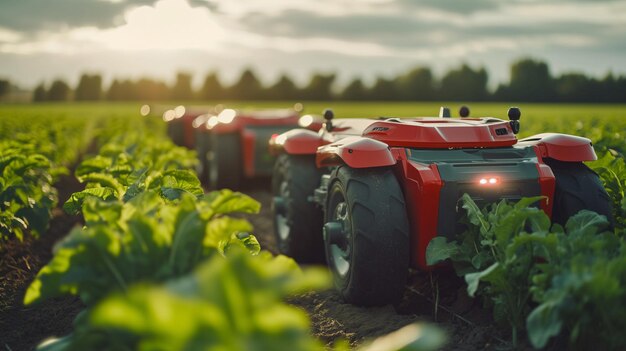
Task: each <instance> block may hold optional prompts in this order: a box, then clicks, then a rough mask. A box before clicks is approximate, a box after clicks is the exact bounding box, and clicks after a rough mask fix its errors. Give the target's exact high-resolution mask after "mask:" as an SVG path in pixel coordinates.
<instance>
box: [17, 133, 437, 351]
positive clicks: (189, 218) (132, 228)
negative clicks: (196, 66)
mask: <svg viewBox="0 0 626 351" xmlns="http://www.w3.org/2000/svg"><path fill="white" fill-rule="evenodd" d="M195 162H196V158H195V155H194V154H193V153H192V152H189V151H186V150H184V149H182V148H178V147H175V146H173V144H171V143H170V142H169V141H167V140H165V139H164V138H161V137H156V136H148V135H146V134H141V133H138V132H137V131H128V129H127V130H126V131H125V132H124V133H118V134H113V135H111V136H110V138H109V139H108V142H106V143H105V144H103V145H102V147H101V148H100V151H99V154H98V155H96V156H95V157H92V158H89V159H86V160H85V161H83V162H82V163H81V164H80V165H79V166H78V167H77V169H76V172H75V174H76V176H77V178H78V179H79V180H80V181H81V182H83V183H85V185H86V187H85V190H83V191H81V192H77V193H75V194H73V195H72V196H71V198H70V199H69V200H68V201H67V202H66V203H65V205H64V208H65V210H66V211H68V212H70V213H80V214H82V215H83V217H84V219H85V226H84V227H83V228H77V229H74V230H73V231H72V232H71V233H70V234H69V235H68V236H67V237H66V238H65V239H64V240H63V241H62V242H61V243H59V244H58V245H57V247H56V249H55V255H54V257H53V259H52V260H51V261H50V263H49V264H48V265H47V266H45V267H44V268H43V269H42V270H41V271H40V273H39V274H38V275H37V278H36V279H35V281H34V282H33V283H32V285H31V286H30V287H29V289H28V291H27V293H26V296H25V303H26V304H32V303H37V302H39V301H42V300H45V299H49V298H51V297H55V296H59V295H66V294H72V295H77V296H79V297H80V298H81V300H82V301H83V302H84V303H85V305H86V306H87V308H86V310H85V311H84V312H83V313H81V314H80V315H79V316H78V318H77V319H76V321H75V330H74V332H73V333H72V334H71V335H69V336H66V337H64V338H60V339H56V340H51V341H48V342H46V343H44V344H42V345H40V349H42V350H85V349H137V350H146V349H150V350H199V349H202V350H204V349H225V350H226V349H227V350H249V349H258V350H321V349H323V346H322V345H321V344H320V342H319V341H317V340H315V339H314V338H313V337H312V336H311V335H310V333H309V321H308V317H307V316H306V314H305V313H304V312H303V311H301V310H299V309H297V308H295V307H291V306H288V305H286V304H285V303H284V302H283V299H284V298H285V297H286V296H287V295H290V294H293V293H296V292H301V291H305V290H309V289H311V288H322V287H326V286H327V284H328V277H327V274H326V272H325V271H324V270H320V269H316V268H307V269H304V270H300V269H299V268H298V266H297V265H296V264H295V262H294V261H292V260H291V259H288V258H286V257H283V256H278V257H273V256H272V255H271V254H269V253H267V252H262V251H260V247H259V244H258V242H257V241H256V239H255V237H254V236H253V235H252V234H250V232H251V231H252V227H251V225H250V224H249V223H248V222H247V221H246V220H244V219H241V218H237V217H231V216H230V214H233V213H255V212H257V211H258V210H259V204H258V203H257V202H256V201H255V200H253V199H251V198H249V197H248V196H246V195H243V194H241V193H236V192H232V191H230V190H222V191H218V192H212V193H209V194H204V192H203V189H202V188H201V186H200V182H199V181H198V179H197V177H196V176H195V175H194V174H193V173H192V172H191V171H189V169H193V166H194V164H195ZM405 333H406V330H405ZM412 335H413V338H412V339H411V340H409V341H408V342H412V343H413V344H412V346H411V347H412V348H411V349H414V350H421V349H432V348H433V347H437V345H440V344H441V339H442V336H441V332H439V331H438V330H430V329H428V328H425V329H420V330H414V331H413V332H412ZM383 341H384V340H383ZM379 342H381V341H379ZM402 346H404V345H395V346H387V347H386V348H384V349H386V350H392V349H398V348H400V347H402ZM344 348H345V345H338V346H337V349H344Z"/></svg>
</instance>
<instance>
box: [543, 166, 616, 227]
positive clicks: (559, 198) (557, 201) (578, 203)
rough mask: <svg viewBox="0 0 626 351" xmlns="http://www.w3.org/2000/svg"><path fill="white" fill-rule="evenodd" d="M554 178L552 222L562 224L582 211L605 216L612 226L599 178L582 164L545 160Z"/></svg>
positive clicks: (608, 207) (604, 191) (611, 217)
mask: <svg viewBox="0 0 626 351" xmlns="http://www.w3.org/2000/svg"><path fill="white" fill-rule="evenodd" d="M545 163H546V164H547V165H548V166H550V168H551V169H552V173H554V176H555V178H556V186H555V189H554V203H553V207H552V222H554V223H559V224H561V225H565V223H566V222H567V220H568V219H569V218H570V217H571V216H573V215H575V214H576V213H578V212H579V211H581V210H589V211H594V212H596V213H598V214H601V215H604V216H606V218H607V219H608V220H609V222H610V223H611V225H612V224H613V214H612V211H611V200H610V198H609V195H608V194H607V193H606V190H604V187H603V186H602V182H601V181H600V178H599V177H598V175H597V174H596V173H595V172H594V171H592V170H591V169H590V168H589V167H587V165H585V164H584V163H582V162H563V161H557V160H554V159H546V160H545Z"/></svg>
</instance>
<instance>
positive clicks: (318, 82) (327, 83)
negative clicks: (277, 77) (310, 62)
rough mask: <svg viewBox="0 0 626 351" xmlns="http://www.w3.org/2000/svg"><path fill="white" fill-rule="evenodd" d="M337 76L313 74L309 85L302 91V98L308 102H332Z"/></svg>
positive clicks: (332, 74)
mask: <svg viewBox="0 0 626 351" xmlns="http://www.w3.org/2000/svg"><path fill="white" fill-rule="evenodd" d="M335 78H336V75H335V74H334V73H330V74H320V73H316V74H313V76H312V77H311V80H310V82H309V84H308V85H307V86H306V87H305V88H304V89H303V90H302V97H303V98H304V99H306V100H316V101H327V100H332V98H333V92H332V86H333V83H334V82H335Z"/></svg>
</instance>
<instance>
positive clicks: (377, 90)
mask: <svg viewBox="0 0 626 351" xmlns="http://www.w3.org/2000/svg"><path fill="white" fill-rule="evenodd" d="M368 95H369V97H370V99H372V100H378V101H394V100H401V99H402V97H401V96H400V92H399V91H398V85H397V84H396V81H395V80H394V79H386V78H382V77H378V78H376V82H375V83H374V85H373V86H372V88H371V89H370V91H369V93H368Z"/></svg>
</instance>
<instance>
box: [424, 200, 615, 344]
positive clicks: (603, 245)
mask: <svg viewBox="0 0 626 351" xmlns="http://www.w3.org/2000/svg"><path fill="white" fill-rule="evenodd" d="M537 200H539V198H529V199H523V200H521V201H520V202H518V203H517V204H514V205H512V204H508V203H506V202H504V201H503V202H500V203H498V204H494V205H490V206H488V207H487V208H484V209H479V208H478V207H477V206H476V204H475V203H474V201H473V200H472V199H471V198H470V197H469V196H468V195H465V196H464V197H463V208H464V209H465V210H466V211H467V220H468V223H467V224H468V230H467V231H466V232H465V233H463V234H462V235H461V236H460V238H459V239H458V240H457V241H453V242H447V241H446V239H445V238H443V237H441V238H436V239H434V240H433V241H432V242H431V244H430V245H429V247H428V250H427V259H428V261H429V264H435V263H438V262H441V261H443V260H446V259H449V260H451V261H452V264H453V266H454V268H455V270H456V272H457V274H459V275H460V276H463V277H464V278H465V281H466V282H467V284H468V287H467V291H468V294H469V295H470V296H474V295H480V296H482V297H483V298H484V299H485V302H486V304H487V305H488V306H492V307H493V311H494V318H495V319H496V321H500V322H505V323H508V324H509V325H510V326H511V329H512V336H513V342H514V343H516V342H517V340H516V338H517V335H518V334H519V333H520V332H522V331H526V332H527V334H528V337H529V339H530V342H531V344H532V345H533V346H535V347H539V348H541V347H544V346H546V345H547V344H548V342H549V341H550V340H551V338H555V337H556V339H557V340H569V341H568V344H569V347H570V348H572V349H577V348H578V349H589V348H591V347H599V348H602V349H624V348H625V347H626V338H624V337H623V330H624V328H626V307H625V305H624V303H623V301H626V243H625V242H624V239H623V234H622V233H621V232H619V230H618V232H613V231H612V230H610V229H609V222H608V221H607V219H606V218H605V217H604V216H601V215H598V214H596V213H593V212H589V211H581V212H580V213H578V214H577V215H575V216H573V217H572V218H570V219H569V221H568V222H567V223H566V225H565V228H563V227H561V226H560V225H558V224H555V225H551V222H550V219H549V218H548V217H547V215H545V213H544V212H543V211H541V210H540V209H538V208H536V207H529V205H531V204H533V203H535V202H536V201H537ZM622 210H623V208H622Z"/></svg>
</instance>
